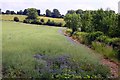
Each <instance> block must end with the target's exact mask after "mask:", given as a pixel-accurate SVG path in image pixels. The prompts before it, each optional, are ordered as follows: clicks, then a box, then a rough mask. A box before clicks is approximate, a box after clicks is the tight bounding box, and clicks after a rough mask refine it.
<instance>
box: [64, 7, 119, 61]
mask: <svg viewBox="0 0 120 80" xmlns="http://www.w3.org/2000/svg"><path fill="white" fill-rule="evenodd" d="M64 20H65V22H66V27H68V28H71V29H72V30H66V34H68V35H70V36H71V37H72V38H73V39H76V40H77V41H79V42H80V43H83V44H85V45H87V46H90V47H91V48H93V49H95V50H96V51H97V52H99V53H102V54H103V55H104V56H106V57H107V58H112V59H119V60H120V15H119V14H116V13H115V12H114V11H112V10H103V9H99V10H86V11H83V10H76V11H75V10H69V11H68V12H67V14H66V15H65V17H64Z"/></svg>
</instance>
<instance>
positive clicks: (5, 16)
mask: <svg viewBox="0 0 120 80" xmlns="http://www.w3.org/2000/svg"><path fill="white" fill-rule="evenodd" d="M14 17H18V18H19V20H20V21H23V20H24V19H25V18H26V16H25V15H2V20H3V21H13V20H14ZM38 18H39V19H44V20H45V22H47V21H48V19H50V20H53V21H55V22H62V23H64V24H65V22H64V20H63V19H62V18H50V17H44V16H39V17H38Z"/></svg>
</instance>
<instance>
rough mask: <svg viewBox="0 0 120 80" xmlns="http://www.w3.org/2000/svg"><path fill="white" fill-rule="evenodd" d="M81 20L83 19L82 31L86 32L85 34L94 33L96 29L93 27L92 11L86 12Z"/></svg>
mask: <svg viewBox="0 0 120 80" xmlns="http://www.w3.org/2000/svg"><path fill="white" fill-rule="evenodd" d="M80 14H81V13H80ZM81 18H82V27H81V31H85V32H92V31H94V28H93V25H92V15H91V13H90V11H85V12H84V15H81Z"/></svg>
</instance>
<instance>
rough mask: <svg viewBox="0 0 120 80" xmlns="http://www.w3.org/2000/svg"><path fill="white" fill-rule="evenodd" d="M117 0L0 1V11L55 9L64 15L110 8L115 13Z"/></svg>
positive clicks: (43, 10) (42, 10)
mask: <svg viewBox="0 0 120 80" xmlns="http://www.w3.org/2000/svg"><path fill="white" fill-rule="evenodd" d="M118 1H119V0H0V3H1V4H2V10H4V11H5V10H7V9H10V10H21V9H25V8H29V7H34V8H37V9H40V10H41V12H42V13H44V12H45V10H46V9H50V10H52V9H54V8H57V9H59V10H60V12H61V13H63V14H65V13H66V12H67V10H70V9H75V10H76V9H83V10H86V9H92V10H94V9H99V8H103V9H106V8H108V7H109V8H110V9H112V10H115V11H116V12H117V10H118Z"/></svg>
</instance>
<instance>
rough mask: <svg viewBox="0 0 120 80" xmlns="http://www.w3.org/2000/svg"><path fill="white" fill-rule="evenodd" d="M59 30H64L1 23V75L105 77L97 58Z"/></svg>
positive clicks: (106, 73) (13, 76)
mask: <svg viewBox="0 0 120 80" xmlns="http://www.w3.org/2000/svg"><path fill="white" fill-rule="evenodd" d="M60 29H64V28H57V27H50V26H42V25H31V24H24V23H16V22H10V21H3V22H2V32H3V33H2V42H3V43H2V44H3V46H2V59H3V76H4V77H11V78H16V77H26V78H28V77H33V78H39V77H45V78H50V77H52V76H53V75H54V76H56V78H57V77H58V78H61V77H62V76H63V77H64V76H67V78H69V77H73V78H81V77H85V78H86V77H87V78H90V77H93V78H95V77H107V75H108V74H109V71H108V69H107V68H106V67H105V66H103V65H101V64H100V58H99V57H98V56H97V55H95V54H94V53H93V51H91V50H90V49H88V48H87V47H85V46H83V45H73V44H72V43H71V42H70V41H69V40H68V39H67V38H66V37H65V36H64V35H62V34H61V33H60V32H59V30H60Z"/></svg>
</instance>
